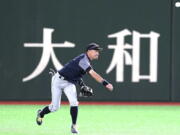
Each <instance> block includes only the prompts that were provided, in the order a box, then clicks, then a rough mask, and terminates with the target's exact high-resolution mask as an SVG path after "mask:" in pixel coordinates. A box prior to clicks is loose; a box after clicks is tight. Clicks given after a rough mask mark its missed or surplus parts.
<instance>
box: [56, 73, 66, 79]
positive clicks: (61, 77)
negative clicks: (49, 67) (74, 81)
mask: <svg viewBox="0 0 180 135" xmlns="http://www.w3.org/2000/svg"><path fill="white" fill-rule="evenodd" d="M58 73H59V72H58ZM59 78H60V79H62V80H67V79H66V77H64V76H62V75H61V74H60V73H59Z"/></svg>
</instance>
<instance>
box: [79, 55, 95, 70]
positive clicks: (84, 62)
mask: <svg viewBox="0 0 180 135" xmlns="http://www.w3.org/2000/svg"><path fill="white" fill-rule="evenodd" d="M79 66H80V67H81V68H82V69H83V70H84V71H85V72H89V71H90V70H91V69H92V66H91V65H90V63H89V61H88V60H87V59H86V58H85V57H84V58H83V59H81V60H80V61H79Z"/></svg>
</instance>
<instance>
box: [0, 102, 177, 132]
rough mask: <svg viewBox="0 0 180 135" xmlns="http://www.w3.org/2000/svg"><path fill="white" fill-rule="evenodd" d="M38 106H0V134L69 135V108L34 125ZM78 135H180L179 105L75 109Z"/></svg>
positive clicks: (65, 106) (83, 107) (83, 106)
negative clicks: (77, 114)
mask: <svg viewBox="0 0 180 135" xmlns="http://www.w3.org/2000/svg"><path fill="white" fill-rule="evenodd" d="M42 107H43V106H42V105H0V135H71V133H70V125H71V118H70V115H69V106H68V105H62V106H61V109H60V110H59V111H58V112H55V113H51V114H49V115H47V116H46V117H45V120H44V123H43V125H42V126H38V125H36V122H35V118H36V110H37V109H38V108H42ZM78 127H79V128H78V129H79V132H80V133H79V134H80V135H180V106H111V105H107V106H101V105H97V106H94V105H89V106H88V105H81V106H80V107H79V118H78Z"/></svg>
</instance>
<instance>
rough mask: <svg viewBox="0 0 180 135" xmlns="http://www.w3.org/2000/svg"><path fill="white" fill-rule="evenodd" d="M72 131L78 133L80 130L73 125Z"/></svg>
mask: <svg viewBox="0 0 180 135" xmlns="http://www.w3.org/2000/svg"><path fill="white" fill-rule="evenodd" d="M71 133H73V134H78V130H77V128H76V126H74V125H72V126H71Z"/></svg>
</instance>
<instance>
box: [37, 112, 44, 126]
mask: <svg viewBox="0 0 180 135" xmlns="http://www.w3.org/2000/svg"><path fill="white" fill-rule="evenodd" d="M40 112H41V110H40V109H39V110H38V111H37V117H36V123H37V124H38V125H41V124H42V119H43V118H41V116H40Z"/></svg>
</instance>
